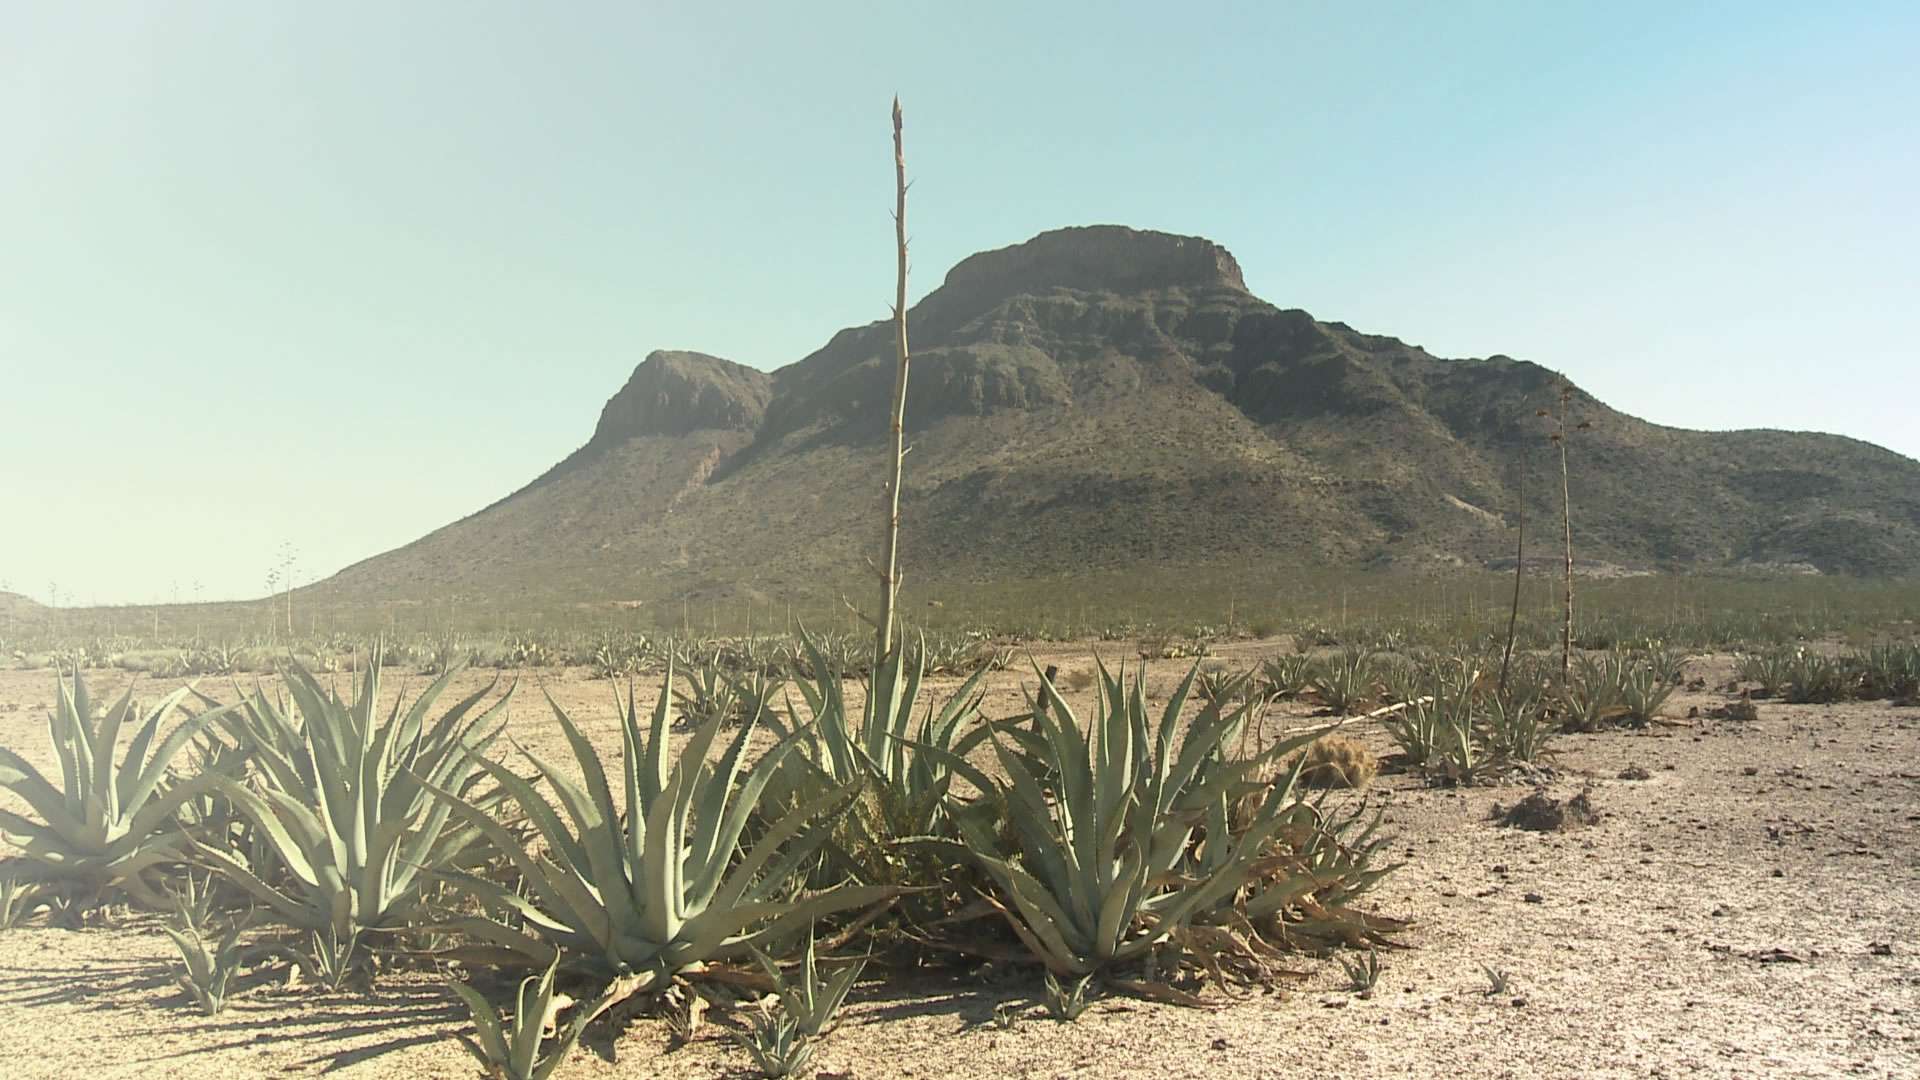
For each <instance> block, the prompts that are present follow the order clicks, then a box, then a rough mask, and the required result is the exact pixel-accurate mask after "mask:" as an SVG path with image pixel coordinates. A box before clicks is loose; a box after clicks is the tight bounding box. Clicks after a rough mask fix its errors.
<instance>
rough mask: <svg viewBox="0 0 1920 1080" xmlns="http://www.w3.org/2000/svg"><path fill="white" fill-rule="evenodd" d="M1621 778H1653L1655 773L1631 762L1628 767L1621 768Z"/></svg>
mask: <svg viewBox="0 0 1920 1080" xmlns="http://www.w3.org/2000/svg"><path fill="white" fill-rule="evenodd" d="M1620 779H1622V780H1651V779H1653V774H1652V773H1650V772H1648V771H1647V770H1646V769H1644V768H1641V767H1640V766H1639V765H1634V764H1629V765H1628V766H1627V767H1626V768H1624V769H1621V770H1620Z"/></svg>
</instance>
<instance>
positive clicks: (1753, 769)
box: [1740, 765, 1760, 776]
mask: <svg viewBox="0 0 1920 1080" xmlns="http://www.w3.org/2000/svg"><path fill="white" fill-rule="evenodd" d="M1740 775H1741V776H1759V775H1760V766H1758V765H1749V766H1747V767H1746V768H1744V769H1741V770H1740Z"/></svg>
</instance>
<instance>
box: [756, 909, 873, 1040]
mask: <svg viewBox="0 0 1920 1080" xmlns="http://www.w3.org/2000/svg"><path fill="white" fill-rule="evenodd" d="M753 955H754V958H755V959H757V960H759V961H760V966H761V967H762V968H765V969H766V972H767V977H768V978H769V979H771V980H772V981H773V989H774V992H775V993H777V994H779V995H780V1005H781V1007H782V1008H783V1009H785V1010H786V1014H787V1016H788V1017H790V1018H791V1019H792V1020H793V1021H794V1023H795V1025H796V1026H798V1027H799V1029H800V1033H801V1034H803V1035H805V1036H807V1037H808V1038H817V1037H819V1035H820V1034H821V1033H822V1032H824V1031H826V1029H827V1025H829V1024H831V1023H832V1022H833V1014H834V1013H836V1012H839V1011H840V1005H841V1003H842V1002H844V1001H846V1000H847V991H849V990H852V989H853V984H854V982H855V981H856V980H858V979H859V978H860V973H861V972H862V971H864V970H866V967H867V961H866V959H865V958H864V957H863V958H861V959H860V960H857V961H855V962H854V963H851V964H847V965H845V966H843V967H841V968H840V970H839V971H836V972H834V973H833V974H832V975H830V976H828V977H827V978H826V979H824V980H823V979H821V978H820V974H819V970H820V965H819V960H818V959H817V958H816V956H815V953H814V941H813V935H812V934H808V935H807V947H806V950H805V951H804V952H803V953H802V954H801V958H800V970H799V972H798V973H797V975H798V982H797V983H796V981H795V980H794V979H791V978H788V977H787V975H786V973H785V972H783V971H781V970H780V965H779V964H776V963H774V961H773V958H772V957H769V956H768V955H767V954H766V953H763V952H760V951H759V950H757V949H756V950H754V954H753Z"/></svg>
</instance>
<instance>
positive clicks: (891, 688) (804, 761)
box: [773, 637, 987, 843]
mask: <svg viewBox="0 0 1920 1080" xmlns="http://www.w3.org/2000/svg"><path fill="white" fill-rule="evenodd" d="M803 643H804V645H805V647H806V650H807V655H808V662H809V666H810V667H811V669H812V670H813V671H814V672H815V677H814V679H813V682H812V683H811V684H808V683H806V682H801V683H800V684H799V687H800V694H801V697H802V698H803V699H804V700H805V702H806V705H807V709H808V711H809V712H810V713H811V715H812V717H813V720H812V723H811V724H810V725H809V726H807V727H805V728H796V729H795V733H796V734H797V735H799V736H800V738H801V745H802V748H803V756H800V757H796V758H795V759H794V761H793V762H791V763H790V765H789V769H788V770H787V771H788V776H787V777H786V780H787V783H788V785H789V786H790V788H791V789H792V790H794V791H806V790H809V789H812V788H816V787H818V786H820V785H821V784H846V783H855V782H858V783H863V784H867V785H869V786H870V789H871V791H872V795H873V798H874V800H875V801H876V802H877V804H878V809H879V817H880V820H878V821H870V822H867V825H868V827H869V831H870V832H875V833H879V834H881V835H877V836H873V837H870V839H872V840H875V841H878V842H882V843H884V842H887V841H891V840H897V839H901V838H905V837H918V836H933V835H937V834H940V833H941V832H942V831H943V830H942V828H941V819H942V816H943V815H944V813H945V804H946V797H947V792H948V790H949V789H950V788H951V786H952V783H953V777H954V771H953V769H952V767H951V766H950V764H949V762H950V761H951V760H952V759H953V758H954V757H956V756H957V757H965V756H966V754H967V753H968V752H969V751H970V750H971V749H972V748H973V747H974V746H976V745H978V744H979V742H980V740H982V739H984V738H985V737H986V735H987V729H986V728H984V727H982V728H975V729H974V732H973V733H970V734H967V735H962V734H961V732H962V730H963V729H964V728H965V727H966V726H967V725H968V723H969V722H970V721H972V720H974V719H976V718H977V717H978V716H979V710H980V701H981V698H982V696H983V694H982V691H981V689H980V686H981V683H982V681H983V680H984V679H985V678H986V675H987V669H986V668H984V667H982V668H980V669H979V670H976V671H975V672H974V673H973V675H972V676H970V677H969V678H968V679H967V681H966V682H965V683H963V684H961V686H960V688H959V689H958V690H956V691H955V692H954V693H953V694H952V695H951V696H949V697H948V698H947V699H946V701H945V702H944V703H943V704H941V705H940V706H939V707H938V708H937V709H936V708H935V707H934V705H933V703H931V702H929V703H928V704H927V707H926V710H925V712H924V713H923V714H922V716H921V719H920V722H919V724H918V725H916V724H915V723H914V713H915V712H916V710H918V709H919V703H920V686H921V682H922V677H923V669H922V668H921V666H920V665H919V663H917V662H916V660H915V659H912V658H909V655H908V654H909V653H912V654H913V656H914V657H915V658H917V657H918V656H920V655H924V654H923V652H922V651H920V650H913V649H906V648H900V649H895V650H893V651H892V652H890V653H889V654H887V656H886V658H885V659H884V660H883V661H882V662H881V663H880V664H879V666H878V667H876V668H874V669H873V677H872V679H871V680H870V681H869V683H868V685H867V694H866V704H865V707H864V709H863V711H862V712H861V714H860V715H859V716H858V718H857V721H856V718H855V717H854V716H852V715H851V714H850V713H849V711H848V709H847V703H846V695H845V693H844V691H843V690H842V682H841V678H840V675H839V673H838V671H837V669H836V668H835V666H834V664H833V662H832V661H831V660H830V659H829V658H828V657H827V656H825V655H824V654H823V653H822V652H821V650H820V649H819V648H818V647H817V646H816V644H815V643H814V641H813V640H812V639H811V638H804V637H803ZM791 711H792V710H791V709H789V712H791ZM773 723H774V725H775V726H776V727H779V726H780V725H779V721H778V720H777V719H775V720H774V721H773ZM782 731H783V733H784V732H785V729H784V728H783V729H782ZM926 747H932V748H935V749H937V750H939V751H942V752H941V753H925V752H923V748H926Z"/></svg>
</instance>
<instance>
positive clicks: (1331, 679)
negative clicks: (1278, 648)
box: [1309, 645, 1380, 716]
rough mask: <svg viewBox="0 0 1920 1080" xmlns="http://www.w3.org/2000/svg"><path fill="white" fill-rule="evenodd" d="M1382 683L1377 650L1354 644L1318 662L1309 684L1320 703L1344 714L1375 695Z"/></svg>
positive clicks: (1337, 712)
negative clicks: (1374, 657)
mask: <svg viewBox="0 0 1920 1080" xmlns="http://www.w3.org/2000/svg"><path fill="white" fill-rule="evenodd" d="M1379 683H1380V680H1379V677H1378V675H1376V673H1375V671H1374V662H1373V654H1371V653H1369V652H1368V651H1367V650H1366V649H1363V648H1360V647H1358V646H1352V645H1350V646H1348V647H1347V648H1345V649H1343V650H1341V651H1340V653H1339V654H1338V655H1336V656H1331V657H1328V658H1327V659H1325V660H1323V661H1321V662H1319V663H1317V664H1315V665H1314V668H1313V673H1312V675H1311V676H1310V677H1309V686H1310V688H1311V689H1312V690H1313V692H1314V694H1315V695H1316V696H1318V697H1319V699H1320V703H1321V704H1323V705H1325V706H1326V707H1327V708H1329V709H1331V710H1333V711H1334V712H1335V713H1336V714H1339V715H1341V716H1344V715H1346V714H1347V713H1350V712H1352V711H1353V709H1354V707H1355V706H1356V705H1358V704H1359V703H1360V702H1362V701H1364V700H1366V699H1367V698H1369V697H1371V696H1373V694H1374V693H1375V692H1377V691H1378V690H1379Z"/></svg>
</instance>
